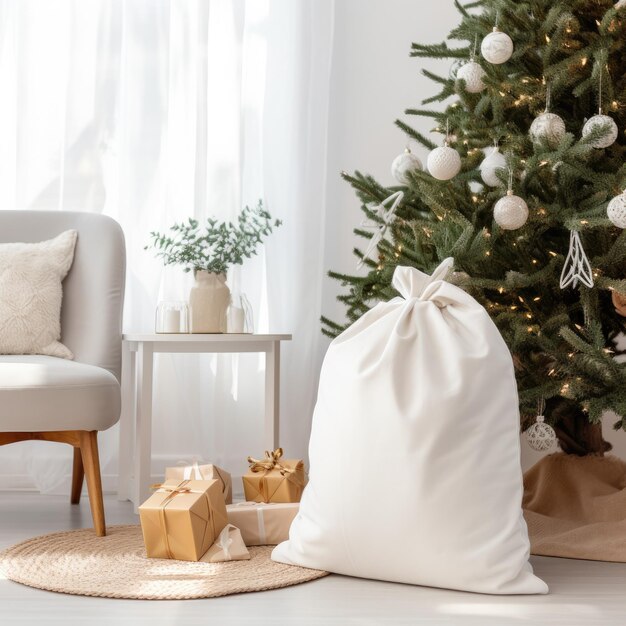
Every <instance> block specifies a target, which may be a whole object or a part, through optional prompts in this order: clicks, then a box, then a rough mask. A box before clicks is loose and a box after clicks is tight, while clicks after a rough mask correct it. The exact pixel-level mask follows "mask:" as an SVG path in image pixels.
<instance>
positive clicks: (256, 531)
mask: <svg viewBox="0 0 626 626" xmlns="http://www.w3.org/2000/svg"><path fill="white" fill-rule="evenodd" d="M299 509H300V503H299V502H290V503H285V504H265V503H263V502H238V503H237V504H229V505H228V506H227V507H226V512H227V513H228V521H229V522H230V523H231V524H234V525H235V526H237V528H239V530H240V531H241V536H242V537H243V540H244V541H245V542H246V545H247V546H266V545H267V546H271V545H276V544H279V543H281V542H283V541H287V539H289V527H290V526H291V522H293V519H294V517H295V516H296V515H297V514H298V510H299Z"/></svg>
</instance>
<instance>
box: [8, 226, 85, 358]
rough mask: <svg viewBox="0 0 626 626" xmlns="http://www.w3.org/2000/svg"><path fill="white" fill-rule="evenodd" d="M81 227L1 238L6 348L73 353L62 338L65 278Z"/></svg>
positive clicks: (65, 355) (10, 351) (11, 351)
mask: <svg viewBox="0 0 626 626" xmlns="http://www.w3.org/2000/svg"><path fill="white" fill-rule="evenodd" d="M76 236H77V233H76V231H75V230H67V231H65V232H64V233H61V234H60V235H59V236H58V237H55V238H54V239H50V240H49V241H42V242H41V243H3V244H0V354H45V355H48V356H58V357H62V358H66V359H72V358H74V356H73V354H72V353H71V352H70V350H68V349H67V348H66V347H65V346H64V345H63V344H62V343H60V339H61V303H62V300H63V287H62V284H61V283H62V281H63V279H64V278H65V276H66V275H67V273H68V272H69V270H70V267H71V266H72V261H73V260H74V247H75V245H76Z"/></svg>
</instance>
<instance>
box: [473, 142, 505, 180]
mask: <svg viewBox="0 0 626 626" xmlns="http://www.w3.org/2000/svg"><path fill="white" fill-rule="evenodd" d="M479 169H480V177H481V178H482V179H483V182H484V183H485V185H488V186H489V187H498V185H501V184H502V181H501V180H500V179H499V178H498V176H497V171H498V170H501V169H506V159H505V158H504V155H503V154H502V152H500V150H498V148H494V149H493V150H492V151H491V152H490V153H489V154H488V155H487V156H486V157H485V158H484V159H483V161H482V163H481V164H480V167H479Z"/></svg>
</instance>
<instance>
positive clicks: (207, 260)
mask: <svg viewBox="0 0 626 626" xmlns="http://www.w3.org/2000/svg"><path fill="white" fill-rule="evenodd" d="M281 224H282V222H281V221H280V220H275V219H273V218H272V216H271V215H270V213H269V211H267V210H266V209H264V208H263V203H262V202H261V201H259V203H258V205H257V206H256V207H255V208H252V209H251V208H250V207H247V206H246V207H244V209H243V210H242V211H241V213H240V214H239V215H238V216H237V221H236V222H235V223H233V222H220V221H218V220H216V219H215V218H213V217H210V218H208V219H207V221H206V224H205V225H204V226H200V223H199V222H198V220H196V219H194V218H191V217H190V218H189V219H188V220H187V221H186V222H180V223H176V224H174V225H173V226H171V227H170V229H169V230H170V233H169V234H167V233H166V234H164V233H159V232H151V233H150V238H151V243H150V244H149V245H147V246H145V249H146V250H147V249H149V248H152V249H154V250H156V256H157V257H158V258H161V259H163V264H164V265H181V266H182V267H183V271H184V272H190V271H192V270H193V271H194V272H196V271H198V270H205V271H207V272H212V273H216V274H222V273H225V272H226V271H227V270H228V268H229V267H231V266H232V265H241V264H242V263H243V261H244V259H249V258H250V257H252V256H254V255H255V254H257V252H258V247H259V245H260V244H262V243H263V240H264V239H265V238H267V237H268V236H269V235H270V234H271V233H272V231H273V230H274V228H276V227H278V226H280V225H281Z"/></svg>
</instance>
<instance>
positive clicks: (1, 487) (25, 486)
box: [0, 474, 243, 499]
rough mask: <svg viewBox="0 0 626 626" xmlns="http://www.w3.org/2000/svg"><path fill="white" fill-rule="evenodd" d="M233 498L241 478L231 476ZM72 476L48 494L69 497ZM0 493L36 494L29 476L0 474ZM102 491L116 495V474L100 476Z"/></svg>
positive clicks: (156, 478)
mask: <svg viewBox="0 0 626 626" xmlns="http://www.w3.org/2000/svg"><path fill="white" fill-rule="evenodd" d="M232 479H233V496H234V497H235V499H241V498H242V497H243V486H242V483H241V476H233V477H232ZM162 480H163V474H153V475H152V476H151V477H150V483H151V484H154V483H159V482H161V481H162ZM71 481H72V476H71V475H70V474H66V475H65V476H64V478H63V481H62V482H61V483H60V484H59V485H58V486H57V487H56V488H55V489H54V491H52V492H51V493H50V495H69V493H70V486H71V484H72V483H71ZM86 489H87V488H86V486H83V494H85V493H86ZM0 491H31V492H38V491H39V489H37V487H36V485H35V483H34V482H33V479H32V476H30V475H29V474H0ZM102 491H103V492H104V493H105V494H108V495H112V494H117V474H103V475H102Z"/></svg>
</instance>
